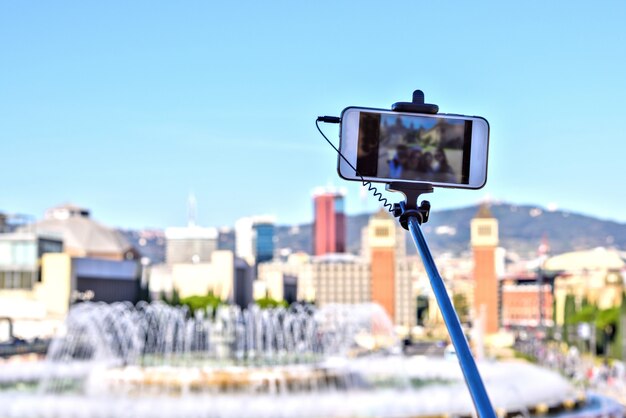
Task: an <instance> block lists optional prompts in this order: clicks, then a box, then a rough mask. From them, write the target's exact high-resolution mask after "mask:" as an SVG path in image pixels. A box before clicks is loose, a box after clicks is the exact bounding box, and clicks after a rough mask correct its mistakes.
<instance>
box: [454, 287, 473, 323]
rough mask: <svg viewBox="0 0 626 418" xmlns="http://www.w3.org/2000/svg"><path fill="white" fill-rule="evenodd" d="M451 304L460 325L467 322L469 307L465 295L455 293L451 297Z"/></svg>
mask: <svg viewBox="0 0 626 418" xmlns="http://www.w3.org/2000/svg"><path fill="white" fill-rule="evenodd" d="M452 304H453V305H454V309H455V310H456V313H457V315H458V316H459V321H461V323H465V322H468V320H469V313H470V306H469V303H468V302H467V298H466V297H465V295H464V294H462V293H455V294H454V295H452Z"/></svg>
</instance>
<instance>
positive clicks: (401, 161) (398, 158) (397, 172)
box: [388, 145, 409, 179]
mask: <svg viewBox="0 0 626 418" xmlns="http://www.w3.org/2000/svg"><path fill="white" fill-rule="evenodd" d="M408 156H409V151H408V148H407V147H406V145H398V148H396V155H395V156H394V157H393V158H392V159H391V160H389V162H388V163H389V177H391V178H394V179H399V178H402V172H403V171H404V170H405V169H406V164H407V162H408Z"/></svg>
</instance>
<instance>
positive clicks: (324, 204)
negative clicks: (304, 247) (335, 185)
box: [313, 189, 346, 255]
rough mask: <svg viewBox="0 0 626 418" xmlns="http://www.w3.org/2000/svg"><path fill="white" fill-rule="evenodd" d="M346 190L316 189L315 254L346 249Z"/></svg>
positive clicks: (314, 198)
mask: <svg viewBox="0 0 626 418" xmlns="http://www.w3.org/2000/svg"><path fill="white" fill-rule="evenodd" d="M344 196H345V191H343V190H335V189H316V190H315V191H314V192H313V206H314V214H315V215H314V216H315V217H314V221H313V254H314V255H324V254H331V253H343V252H345V251H346V216H345V212H344Z"/></svg>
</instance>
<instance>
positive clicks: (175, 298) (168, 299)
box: [161, 288, 180, 306]
mask: <svg viewBox="0 0 626 418" xmlns="http://www.w3.org/2000/svg"><path fill="white" fill-rule="evenodd" d="M161 300H162V301H163V302H165V303H167V304H168V305H170V306H179V305H180V294H179V293H178V289H176V288H174V289H173V290H172V295H171V296H168V295H167V293H165V291H164V290H163V291H161Z"/></svg>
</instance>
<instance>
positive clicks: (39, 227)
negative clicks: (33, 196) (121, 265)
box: [18, 204, 139, 260]
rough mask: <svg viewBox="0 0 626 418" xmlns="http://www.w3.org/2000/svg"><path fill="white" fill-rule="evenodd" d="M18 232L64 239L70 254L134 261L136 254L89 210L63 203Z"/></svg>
mask: <svg viewBox="0 0 626 418" xmlns="http://www.w3.org/2000/svg"><path fill="white" fill-rule="evenodd" d="M18 230H21V231H30V230H35V231H37V233H42V234H46V235H48V236H57V237H59V238H60V239H62V241H63V248H64V252H65V253H67V254H69V255H70V256H72V257H91V258H103V259H108V260H136V259H138V258H139V253H138V252H137V251H136V250H135V249H134V248H133V247H132V245H131V244H130V243H129V242H128V241H127V240H126V238H124V236H123V235H122V234H120V233H119V232H118V231H116V230H115V229H112V228H108V227H106V226H104V225H102V224H100V223H98V222H96V221H94V220H93V219H92V218H91V215H90V211H89V210H88V209H85V208H81V207H79V206H75V205H71V204H66V205H61V206H56V207H53V208H51V209H48V210H47V211H46V213H45V216H44V219H43V220H41V221H38V222H35V223H34V224H33V225H28V226H26V227H23V228H20V229H18Z"/></svg>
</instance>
